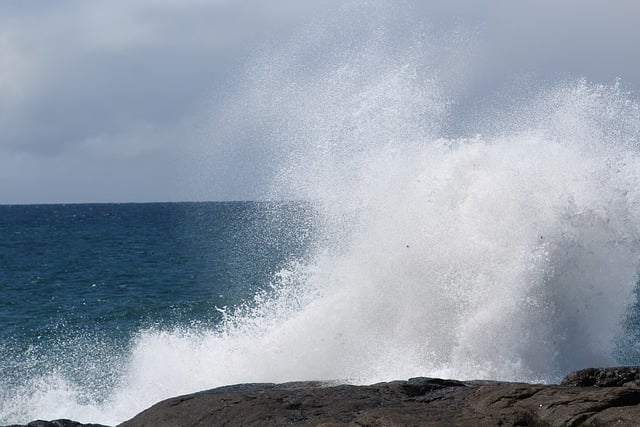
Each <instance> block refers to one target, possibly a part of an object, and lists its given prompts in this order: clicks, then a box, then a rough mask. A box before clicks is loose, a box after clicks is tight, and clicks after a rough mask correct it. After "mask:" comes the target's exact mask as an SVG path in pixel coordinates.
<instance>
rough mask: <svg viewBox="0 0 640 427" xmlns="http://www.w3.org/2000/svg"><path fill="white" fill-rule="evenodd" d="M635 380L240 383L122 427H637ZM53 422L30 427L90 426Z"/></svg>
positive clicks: (579, 375)
mask: <svg viewBox="0 0 640 427" xmlns="http://www.w3.org/2000/svg"><path fill="white" fill-rule="evenodd" d="M639 379H640V367H623V368H603V369H585V370H583V371H578V372H574V373H571V374H569V375H568V376H567V377H566V378H565V379H564V381H563V382H562V383H561V384H560V385H540V384H520V383H507V382H493V381H464V382H463V381H454V380H442V379H437V378H413V379H410V380H408V381H392V382H387V383H380V384H374V385H368V386H353V385H344V384H342V385H340V384H331V383H326V382H292V383H285V384H241V385H235V386H226V387H220V388H216V389H212V390H208V391H203V392H199V393H194V394H190V395H185V396H180V397H175V398H172V399H167V400H165V401H162V402H160V403H158V404H156V405H154V406H152V407H151V408H149V409H147V410H145V411H143V412H141V413H140V414H138V415H137V416H135V417H134V418H132V419H131V420H129V421H126V422H124V423H123V424H121V426H122V427H143V426H175V427H180V426H184V427H187V426H224V425H227V426H247V425H248V426H270V425H275V426H285V425H301V426H325V427H328V426H581V427H586V426H610V425H611V426H613V425H615V426H639V425H640V385H639V384H638V380H639ZM56 422H58V421H53V422H51V424H46V423H45V424H29V426H34V427H35V426H37V427H89V426H91V425H89V424H85V425H82V424H55V423H56ZM94 426H95V425H94Z"/></svg>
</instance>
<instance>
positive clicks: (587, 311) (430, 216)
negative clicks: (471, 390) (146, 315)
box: [1, 31, 640, 424]
mask: <svg viewBox="0 0 640 427" xmlns="http://www.w3.org/2000/svg"><path fill="white" fill-rule="evenodd" d="M311 33H313V31H311ZM389 37H390V36H389V35H388V34H385V33H384V32H383V33H377V32H376V33H375V34H374V35H371V34H369V33H368V37H367V38H366V40H364V39H365V38H364V37H363V40H360V39H356V40H354V37H351V38H350V45H349V47H348V48H347V47H345V46H344V45H339V46H336V47H335V48H333V49H328V52H324V53H323V54H322V55H323V56H322V61H319V64H316V65H317V67H315V68H314V69H313V70H312V71H310V70H309V67H308V62H306V61H307V59H306V58H305V57H304V52H305V51H306V49H308V48H309V44H310V43H311V42H312V41H316V40H317V34H313V36H308V37H307V38H304V37H303V38H302V39H301V40H297V41H295V42H291V44H289V45H287V46H284V48H283V47H281V46H280V47H274V48H273V49H266V51H265V52H262V54H260V55H258V57H257V58H256V59H255V60H254V61H253V62H252V63H251V64H249V65H248V66H247V70H246V73H245V75H244V76H243V78H242V81H241V82H240V84H239V86H238V87H239V89H238V91H237V93H236V94H234V95H233V96H232V97H230V100H229V101H228V103H227V104H225V108H224V110H223V111H218V112H217V113H216V114H217V115H218V116H219V117H218V118H217V119H216V120H217V122H219V123H224V129H222V130H221V131H220V133H221V134H222V135H223V137H224V138H227V139H233V138H239V137H241V136H243V137H247V136H251V137H253V136H258V135H259V136H260V138H259V141H258V140H256V144H264V145H265V150H267V151H268V152H269V153H271V155H272V157H269V158H277V160H278V163H277V167H275V168H274V170H275V172H274V174H273V176H272V177H271V180H272V185H271V190H270V191H269V192H268V194H265V198H272V199H292V200H305V201H308V202H309V203H310V204H311V206H312V209H313V212H314V215H313V221H314V223H315V224H314V225H315V227H316V228H315V229H316V230H317V231H316V235H315V236H314V243H313V245H312V247H311V248H310V250H309V251H308V253H307V255H306V256H305V257H303V258H300V259H295V260H291V262H290V263H289V267H288V268H286V269H283V270H282V271H280V272H279V273H278V274H276V275H275V276H274V277H272V279H271V280H270V282H269V283H265V286H264V287H263V289H262V290H261V291H260V292H258V293H257V294H255V295H254V296H253V297H252V298H249V299H248V300H247V301H246V302H245V303H243V304H241V305H239V306H236V307H220V308H219V310H220V311H221V312H222V313H223V321H222V322H221V323H220V324H219V325H217V326H216V327H213V328H210V327H207V328H203V327H197V326H189V325H185V326H184V327H181V328H176V329H162V328H156V329H153V328H151V329H144V330H141V331H139V332H138V333H137V335H136V339H135V340H134V342H133V345H132V346H131V348H130V349H129V350H127V351H126V353H125V354H119V355H118V357H119V358H120V359H121V360H122V368H121V372H119V373H118V378H117V381H116V383H115V384H114V385H112V386H110V388H109V391H108V397H107V398H105V399H102V400H100V401H97V402H92V401H87V399H86V398H83V396H84V395H85V394H86V393H85V392H86V390H83V389H82V388H78V387H77V386H76V385H74V384H73V382H71V381H70V380H69V379H68V378H65V377H64V376H63V375H61V374H60V373H57V372H50V373H48V374H46V375H39V376H34V377H33V378H28V379H26V380H25V383H24V387H23V389H21V390H16V392H15V393H13V394H12V395H11V396H9V397H8V398H7V400H5V401H4V402H2V406H1V408H2V409H3V411H4V412H5V413H20V414H21V415H22V417H23V418H25V419H21V420H17V421H25V420H26V419H35V418H47V419H54V418H58V417H66V418H74V419H78V420H80V421H85V422H88V421H91V422H100V423H106V424H114V423H118V422H121V421H123V420H125V419H127V418H129V417H132V416H133V415H135V414H136V413H137V412H139V411H140V410H142V409H144V408H146V407H148V406H149V405H151V404H153V403H155V402H157V401H158V400H161V399H163V398H167V397H170V396H175V395H179V394H183V393H188V392H194V391H197V390H203V389H209V388H213V387H216V386H220V385H225V384H233V383H243V382H283V381H290V380H332V381H339V382H349V383H357V384H367V383H374V382H378V381H383V380H392V379H406V378H409V377H413V376H435V377H445V378H456V379H495V380H498V379H499V380H515V381H536V382H555V381H558V380H559V379H561V378H562V377H563V376H564V375H565V374H566V373H567V372H569V371H571V370H575V369H579V368H584V367H590V366H611V365H615V364H617V363H622V362H625V361H635V362H636V363H637V362H638V361H640V359H639V358H638V348H637V345H636V344H635V341H634V339H635V335H634V334H635V333H637V331H638V328H640V325H634V324H630V321H629V319H630V317H632V312H633V310H637V306H636V289H637V283H638V267H639V261H640V258H639V257H640V150H639V147H638V143H639V140H638V138H639V136H640V106H639V105H638V103H637V101H636V100H635V99H634V97H633V96H632V95H631V94H629V93H627V92H625V90H624V85H623V82H611V84H604V85H603V84H592V83H589V82H588V81H586V80H585V79H581V78H576V79H567V80H564V81H561V82H554V83H552V84H539V85H537V86H536V87H535V88H534V89H535V90H530V91H528V92H527V93H529V94H530V95H529V96H527V97H526V98H525V99H515V98H511V99H510V102H509V103H507V104H506V105H502V106H499V107H497V108H493V107H492V108H486V109H484V110H480V109H479V110H474V113H473V114H472V115H467V116H466V120H465V121H464V123H462V124H461V121H459V120H458V115H459V114H461V113H460V111H461V110H460V109H457V102H458V101H457V98H456V96H457V94H458V93H459V92H457V90H458V89H459V87H458V86H457V85H456V84H454V83H455V82H456V81H457V80H458V79H463V78H464V72H463V71H461V70H462V68H463V67H462V68H461V66H460V67H458V66H457V65H456V64H460V60H461V58H462V57H464V56H465V54H464V52H465V49H467V46H466V45H464V46H462V47H460V46H459V45H458V44H459V43H460V40H459V38H458V39H457V40H456V41H455V42H452V43H454V47H455V49H451V44H448V45H446V46H445V45H443V44H442V42H441V40H436V41H433V40H431V39H429V38H428V37H427V36H424V35H421V36H419V37H415V36H412V39H411V40H410V41H408V42H407V43H406V47H405V48H404V49H393V50H392V51H390V49H389V45H390V44H392V43H391V42H390V41H389ZM463 44H464V43H463ZM353 46H355V47H356V48H354V47H353ZM393 46H396V45H395V44H394V45H393ZM316 53H317V52H316ZM456 67H458V68H456ZM478 108H480V107H478ZM34 390H35V391H34Z"/></svg>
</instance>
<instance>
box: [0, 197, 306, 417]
mask: <svg viewBox="0 0 640 427" xmlns="http://www.w3.org/2000/svg"><path fill="white" fill-rule="evenodd" d="M308 213H309V209H308V207H307V206H305V205H304V204H302V203H286V204H276V203H266V202H262V203H261V202H217V203H216V202H210V203H206V202H202V203H145V204H65V205H15V206H14V205H6V206H0V235H1V239H0V384H1V385H2V387H1V388H2V391H0V399H2V400H3V401H2V402H1V403H0V408H2V409H1V410H0V423H2V421H4V422H9V421H19V420H16V419H15V418H11V416H14V417H15V415H16V414H12V412H13V411H16V412H17V414H19V413H20V408H9V407H7V406H6V404H7V402H8V401H9V400H10V399H11V398H14V399H15V392H16V390H19V389H20V387H23V386H25V384H27V383H29V381H30V380H33V379H34V378H46V377H47V376H48V375H50V374H52V373H54V372H55V373H56V374H59V375H61V376H62V377H64V378H67V379H69V380H70V381H71V382H73V383H75V384H76V385H77V386H78V387H86V389H87V390H91V391H88V393H87V394H86V395H85V396H84V398H85V399H87V400H91V399H94V400H101V399H103V398H104V397H105V396H106V395H107V394H108V393H109V391H110V388H111V387H113V386H114V385H115V384H116V383H117V382H118V381H119V375H121V374H122V373H121V372H120V370H121V369H122V367H123V364H124V363H125V362H124V360H123V359H124V358H126V355H127V354H128V352H130V350H131V345H132V340H133V339H134V338H135V336H136V334H138V333H139V332H140V331H141V330H149V329H165V330H169V329H175V328H194V329H195V328H200V329H203V328H215V326H216V325H217V324H218V323H219V321H220V318H221V313H222V311H223V309H224V308H225V307H228V306H235V305H239V304H240V303H242V302H243V301H245V300H247V299H250V298H251V297H252V296H253V295H254V294H255V293H256V292H258V291H259V290H260V289H264V288H265V287H267V286H268V285H269V283H270V281H271V279H272V277H273V275H274V274H275V272H277V271H278V270H279V269H281V268H283V266H285V265H286V264H287V263H288V262H290V261H291V260H292V259H295V258H297V257H301V256H302V255H303V253H304V252H305V250H306V249H307V247H308V245H309V238H310V236H311V229H310V222H309V221H308ZM2 404H5V406H3V405H2ZM3 412H4V413H3ZM70 415H72V414H70ZM7 417H9V418H7ZM22 421H27V420H26V419H23V420H22Z"/></svg>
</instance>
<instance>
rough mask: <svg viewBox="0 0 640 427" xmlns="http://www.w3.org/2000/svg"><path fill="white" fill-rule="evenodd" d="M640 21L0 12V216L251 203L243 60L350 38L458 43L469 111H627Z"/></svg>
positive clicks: (584, 15) (15, 6) (603, 11)
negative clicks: (239, 124) (66, 208)
mask: <svg viewBox="0 0 640 427" xmlns="http://www.w3.org/2000/svg"><path fill="white" fill-rule="evenodd" d="M389 15H393V17H391V18H390V17H389ZM638 16H640V2H637V1H635V0H628V1H623V0H613V1H608V2H596V1H578V0H570V1H484V2H482V1H475V0H466V1H465V0H453V1H449V0H447V1H444V0H443V1H435V0H434V1H430V2H422V1H395V2H382V1H352V2H343V1H337V0H335V1H333V0H322V1H320V0H314V1H313V2H311V1H308V2H307V1H297V0H271V1H261V0H127V1H124V0H122V1H121V0H92V1H85V0H59V1H56V2H51V1H48V0H3V1H1V2H0V204H20V203H84V202H147V201H182V200H246V199H256V198H261V197H262V195H263V194H264V192H265V188H267V187H268V185H269V184H268V182H269V178H270V176H271V174H273V173H274V171H273V169H274V168H276V167H277V166H276V163H275V157H276V153H275V151H269V150H267V152H265V146H268V145H269V144H270V143H273V144H274V145H277V141H270V140H269V138H273V135H260V134H259V133H256V132H254V133H247V134H245V136H246V135H250V136H251V138H248V137H247V138H245V139H244V140H240V138H239V137H238V132H229V131H228V129H223V128H225V126H228V124H225V117H226V115H225V114H226V113H225V109H227V108H228V106H229V105H237V103H236V104H234V98H237V97H238V96H239V95H238V94H242V93H243V84H244V83H243V82H245V81H246V76H247V75H248V74H251V73H248V71H247V70H249V69H252V68H251V67H252V64H253V65H255V64H256V59H255V58H261V60H260V61H262V63H264V62H265V57H266V58H267V60H268V57H269V55H270V52H274V51H275V52H277V51H278V50H287V49H290V48H291V46H300V45H302V46H304V47H305V48H306V51H305V54H304V59H303V61H304V63H305V64H306V65H305V67H306V68H305V69H307V70H309V73H312V72H313V70H314V68H317V67H321V65H319V63H320V62H322V61H324V59H325V58H326V52H325V51H326V50H330V49H328V48H327V46H325V45H323V44H329V45H330V44H332V43H333V44H336V43H344V40H340V37H341V35H342V34H343V32H342V31H341V28H346V27H348V31H346V30H345V32H344V34H347V35H350V36H349V37H352V36H353V35H354V34H357V35H358V37H360V38H367V37H369V36H371V35H372V34H373V33H375V32H376V31H378V30H379V27H386V29H387V31H389V32H390V33H398V34H400V33H402V34H404V35H405V36H406V34H408V33H411V32H415V33H416V34H422V36H421V37H423V36H424V34H425V32H426V33H428V34H430V35H433V37H435V38H436V39H438V38H439V39H442V38H446V37H458V38H463V39H465V40H466V42H465V43H464V44H465V46H466V47H465V49H464V56H465V58H466V59H465V67H463V68H464V69H465V73H463V74H464V77H460V78H461V79H462V78H463V79H464V81H465V85H464V86H465V89H464V96H462V98H465V99H467V100H469V99H476V100H477V99H483V98H486V97H491V96H493V95H492V94H495V93H500V91H501V90H502V89H503V88H504V87H505V85H509V84H512V85H513V82H514V81H520V80H527V81H532V80H533V81H536V82H539V84H541V85H544V84H545V83H548V82H553V81H557V80H560V79H567V78H581V77H582V78H585V79H586V80H587V81H589V82H594V83H599V82H602V83H605V84H611V83H612V82H615V81H616V80H617V79H619V81H620V82H621V84H622V85H623V87H624V88H625V90H627V91H629V92H630V93H631V96H632V97H635V98H636V99H637V98H638V97H637V94H638V93H640V55H639V54H638V47H637V41H638V40H640V26H638V25H637V17H638ZM323 31H326V32H333V33H335V36H334V37H330V38H327V37H325V36H319V35H318V34H320V33H322V32H323ZM403 37H404V36H403ZM299 39H305V40H306V41H305V42H304V43H302V44H300V43H298V44H296V42H295V41H296V40H299ZM310 40H311V41H310ZM314 40H315V41H316V42H314ZM403 40H406V37H405V38H402V37H398V38H397V39H396V40H395V41H394V43H396V45H397V46H399V45H401V44H402V43H403ZM356 44H357V43H356ZM392 45H393V43H392ZM329 47H330V46H329ZM279 58H280V59H281V60H282V58H286V56H279ZM260 61H258V62H260ZM253 69H255V67H254V68H253ZM253 77H254V78H256V76H255V74H254V75H253ZM257 78H258V79H260V78H265V79H266V78H269V77H268V76H262V77H260V76H258V77H257ZM508 82H511V83H508ZM245 102H246V100H245ZM260 102H269V101H268V100H266V101H265V100H261V101H260ZM468 105H474V103H473V102H468ZM461 111H462V109H461ZM234 138H235V139H234ZM252 138H253V139H252ZM260 138H262V139H265V140H266V142H265V141H264V140H263V141H260V143H257V139H260Z"/></svg>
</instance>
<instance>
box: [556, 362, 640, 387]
mask: <svg viewBox="0 0 640 427" xmlns="http://www.w3.org/2000/svg"><path fill="white" fill-rule="evenodd" d="M561 384H562V385H571V386H582V387H584V386H595V387H622V386H640V366H621V367H615V368H589V369H583V370H581V371H576V372H572V373H570V374H569V375H567V376H566V377H565V378H564V380H562V383H561Z"/></svg>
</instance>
